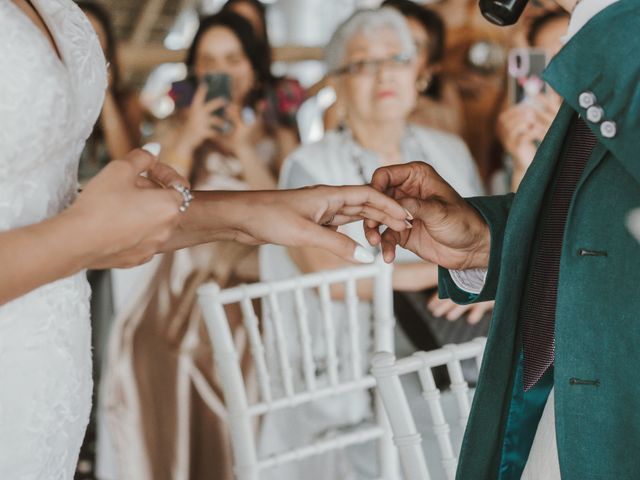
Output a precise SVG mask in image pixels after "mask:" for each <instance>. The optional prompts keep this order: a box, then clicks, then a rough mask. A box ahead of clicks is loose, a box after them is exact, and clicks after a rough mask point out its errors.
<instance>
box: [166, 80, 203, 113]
mask: <svg viewBox="0 0 640 480" xmlns="http://www.w3.org/2000/svg"><path fill="white" fill-rule="evenodd" d="M195 92H196V88H195V80H194V79H193V78H187V79H185V80H180V81H178V82H173V83H172V84H171V90H170V91H169V96H170V97H171V99H172V100H173V101H174V103H175V104H176V107H177V108H187V107H189V105H191V102H192V101H193V95H194V94H195Z"/></svg>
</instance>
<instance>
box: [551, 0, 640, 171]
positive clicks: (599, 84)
mask: <svg viewBox="0 0 640 480" xmlns="http://www.w3.org/2000/svg"><path fill="white" fill-rule="evenodd" d="M639 10H640V0H620V1H619V2H618V3H615V4H613V5H612V6H610V7H608V8H606V9H604V10H603V11H602V12H601V13H600V14H598V15H597V16H596V17H595V18H593V19H592V20H591V21H590V22H588V23H587V24H586V25H585V26H584V27H583V28H582V29H581V30H580V31H579V32H578V33H577V34H576V35H575V36H574V37H573V38H572V39H571V40H570V41H569V43H567V45H565V46H564V48H563V49H562V50H561V51H560V53H558V55H556V56H555V57H554V58H553V61H552V62H551V63H550V64H549V67H548V68H547V70H546V71H545V73H544V79H545V80H546V81H547V82H548V83H549V84H550V85H551V86H552V87H553V89H554V90H555V91H556V92H558V93H559V94H560V95H561V96H562V98H564V100H565V102H567V103H568V104H569V105H571V106H572V107H573V109H574V110H575V111H576V112H578V113H580V114H581V115H583V117H584V116H585V113H586V109H584V108H581V107H580V105H579V98H580V94H582V93H584V92H591V93H593V94H594V95H595V97H596V99H597V100H596V103H597V104H598V105H600V106H601V107H602V108H603V110H604V119H603V121H610V122H614V124H615V126H616V134H615V135H614V136H613V137H612V138H607V137H606V136H604V135H603V134H602V132H601V125H602V122H599V123H593V122H589V121H587V125H589V127H590V128H591V129H592V131H593V132H594V134H595V135H596V137H597V138H598V143H601V144H603V145H604V146H605V147H606V149H607V150H608V151H610V152H611V153H612V154H613V155H614V157H615V158H616V159H617V160H618V161H619V162H620V163H622V165H623V166H624V167H625V169H626V170H627V171H628V172H629V173H630V174H631V175H632V176H633V177H634V178H635V180H636V181H637V182H638V183H640V162H639V161H638V155H639V152H638V151H637V143H638V142H637V136H638V132H640V61H638V51H637V41H636V40H635V38H636V36H637V35H640V30H639V28H640V19H639V16H638V11H639ZM612 26H614V27H612ZM604 32H606V35H603V33H604ZM608 45H615V47H614V48H607V46H608ZM592 161H593V159H592ZM583 178H586V176H585V177H583Z"/></svg>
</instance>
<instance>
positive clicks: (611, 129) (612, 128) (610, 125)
mask: <svg viewBox="0 0 640 480" xmlns="http://www.w3.org/2000/svg"><path fill="white" fill-rule="evenodd" d="M600 133H601V134H602V136H603V137H604V138H613V137H615V136H616V135H617V133H618V126H617V125H616V122H613V121H611V120H607V121H606V122H602V124H601V125H600Z"/></svg>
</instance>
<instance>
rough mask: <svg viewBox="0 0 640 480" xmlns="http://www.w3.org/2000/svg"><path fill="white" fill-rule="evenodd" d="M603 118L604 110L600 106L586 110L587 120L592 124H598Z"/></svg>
mask: <svg viewBox="0 0 640 480" xmlns="http://www.w3.org/2000/svg"><path fill="white" fill-rule="evenodd" d="M603 118H604V110H603V109H602V107H601V106H600V105H592V106H591V107H589V108H588V109H587V120H589V121H590V122H593V123H600V122H601V121H602V119H603Z"/></svg>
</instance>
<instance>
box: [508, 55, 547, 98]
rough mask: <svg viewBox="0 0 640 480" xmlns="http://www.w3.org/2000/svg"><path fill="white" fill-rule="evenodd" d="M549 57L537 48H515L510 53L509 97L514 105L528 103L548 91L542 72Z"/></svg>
mask: <svg viewBox="0 0 640 480" xmlns="http://www.w3.org/2000/svg"><path fill="white" fill-rule="evenodd" d="M546 67H547V55H546V53H545V52H544V51H543V50H539V49H535V48H515V49H513V50H511V51H510V52H509V60H508V70H509V95H510V99H511V103H512V104H517V103H521V102H527V101H530V100H531V99H533V98H534V97H536V96H537V95H538V94H540V93H542V92H544V91H546V84H545V82H544V80H543V79H542V72H543V71H544V69H545V68H546Z"/></svg>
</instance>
